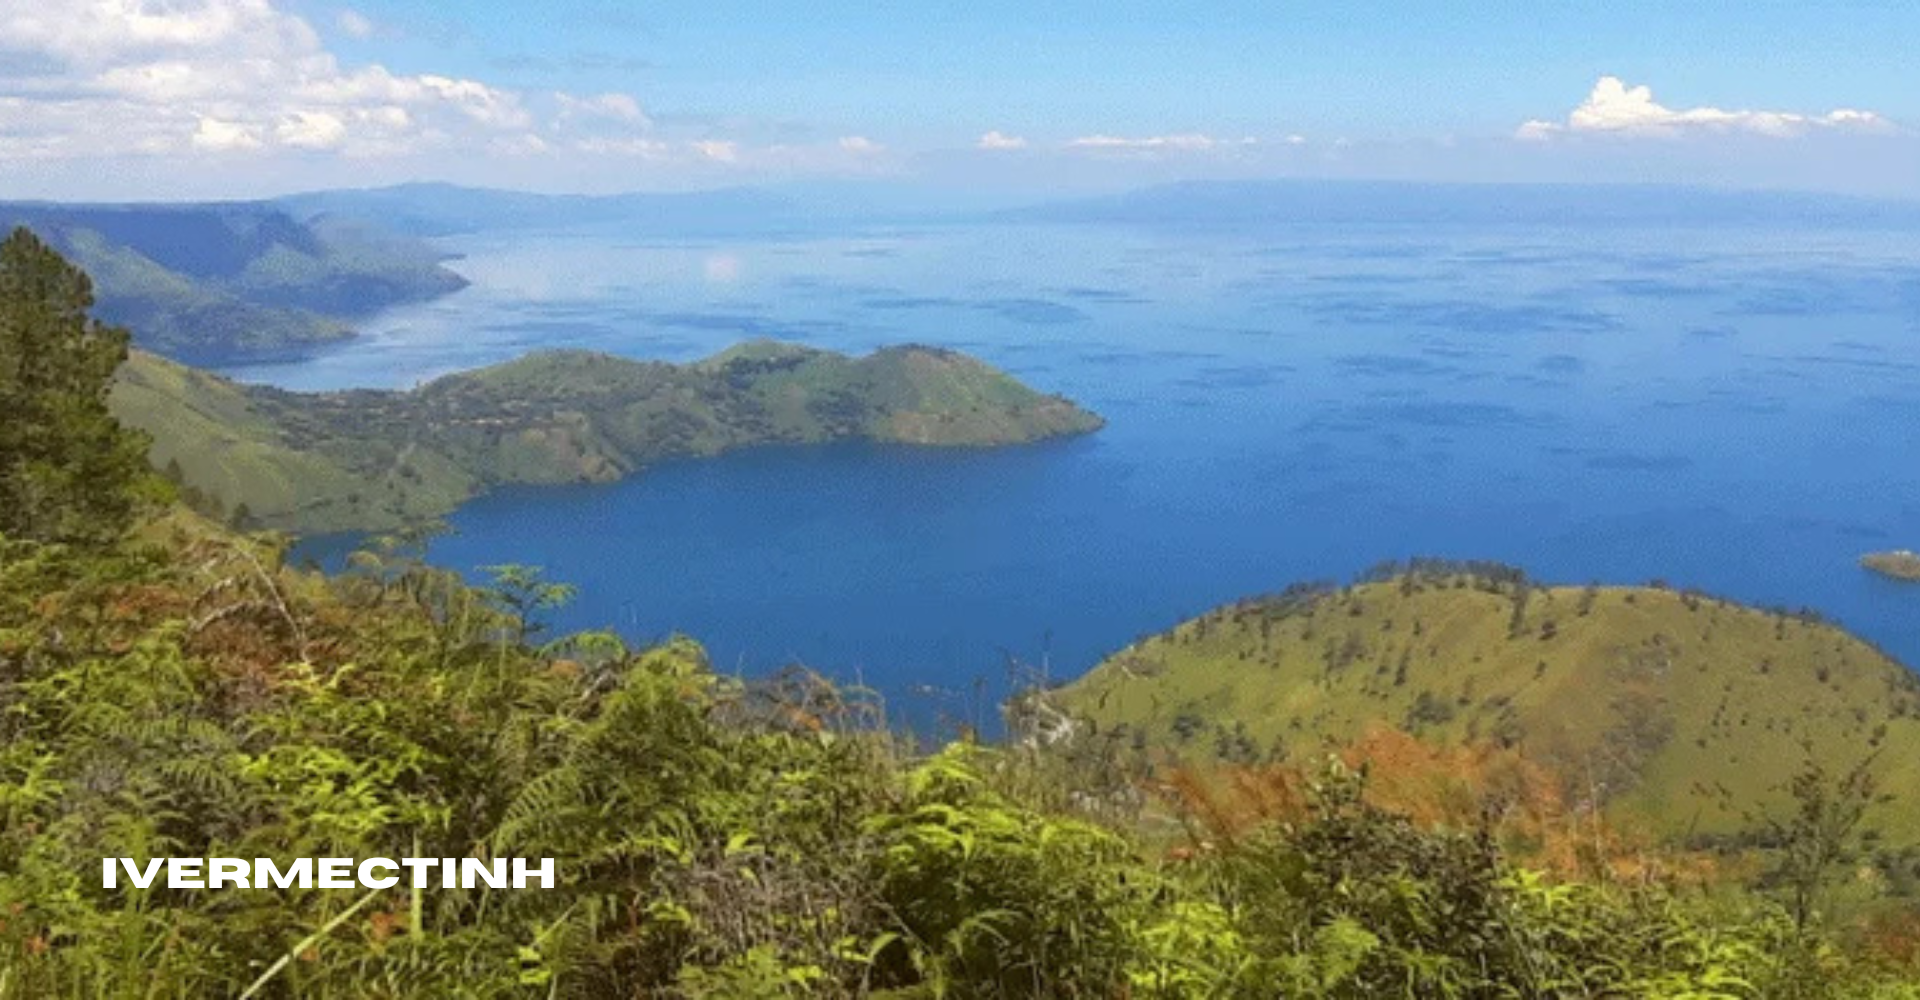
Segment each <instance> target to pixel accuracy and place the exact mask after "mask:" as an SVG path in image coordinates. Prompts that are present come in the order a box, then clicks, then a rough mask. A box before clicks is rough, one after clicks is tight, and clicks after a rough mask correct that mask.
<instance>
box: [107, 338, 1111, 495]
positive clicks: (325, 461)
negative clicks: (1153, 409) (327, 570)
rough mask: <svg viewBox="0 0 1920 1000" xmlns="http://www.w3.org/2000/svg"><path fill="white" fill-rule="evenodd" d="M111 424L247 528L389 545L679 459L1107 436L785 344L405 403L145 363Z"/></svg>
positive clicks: (940, 384)
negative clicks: (484, 510) (491, 497)
mask: <svg viewBox="0 0 1920 1000" xmlns="http://www.w3.org/2000/svg"><path fill="white" fill-rule="evenodd" d="M112 402H113V409H114V412H115V414H116V415H117V416H118V417H119V418H120V419H121V420H122V421H124V422H126V423H127V424H129V425H131V426H134V427H137V428H139V429H141V430H143V431H146V432H147V433H148V434H150V435H152V436H153V439H154V445H153V458H154V462H155V464H156V465H157V466H159V467H161V468H163V469H165V470H167V472H168V474H169V475H170V476H171V477H172V478H174V479H175V480H176V481H178V482H179V483H181V484H182V485H183V486H185V487H188V488H189V489H190V490H191V491H192V492H193V494H194V495H195V496H196V497H197V498H198V499H199V501H200V502H201V505H202V506H203V507H205V508H218V510H219V511H220V512H221V513H223V514H225V515H228V516H233V515H235V512H238V519H239V520H240V521H241V522H242V523H244V524H246V525H248V526H251V527H263V528H275V529H282V530H288V531H294V532H299V533H310V532H312V533H321V532H337V531H379V530H387V529H391V528H397V527H402V526H407V525H411V524H417V523H421V522H429V521H432V520H434V519H437V518H439V517H441V516H444V515H445V514H447V513H450V512H451V511H452V510H453V509H454V508H456V507H457V506H459V505H460V504H461V503H462V502H464V501H466V500H467V499H470V498H472V497H474V496H476V495H478V494H480V493H482V492H485V491H486V490H488V489H491V488H494V487H498V486H504V485H509V484H534V485H538V484H564V483H580V482H612V481H615V480H618V479H621V478H624V477H626V476H629V475H632V474H634V473H635V472H638V471H639V470H640V469H642V468H644V467H645V466H647V465H650V464H653V463H655V462H659V461H662V460H666V459H672V458H684V457H701V456H710V455H717V454H719V453H721V452H725V451H730V450H733V449H736V448H742V447H747V446H751V445H760V444H808V443H824V442H829V441H843V440H865V441H874V442H881V443H898V444H911V445H921V446H934V447H992V446H1000V445H1011V444H1023V443H1027V442H1032V441H1039V440H1044V439H1047V438H1054V437H1062V436H1068V435H1075V434H1084V433H1088V432H1091V431H1094V430H1097V429H1099V427H1100V426H1102V421H1101V419H1100V418H1099V417H1098V416H1096V415H1094V414H1092V413H1089V412H1088V411H1086V410H1084V409H1081V408H1080V407H1079V406H1077V405H1075V404H1074V403H1072V402H1071V401H1069V400H1067V399H1064V398H1062V397H1059V396H1049V395H1044V394H1042V393H1039V392H1036V391H1034V390H1032V389H1030V388H1028V387H1026V386H1024V385H1022V384H1021V383H1019V382H1018V381H1016V380H1015V379H1013V378H1012V377H1011V376H1008V375H1007V374H1005V373H1004V372H1001V371H999V370H997V369H995V368H992V367H991V366H989V365H986V364H984V363H982V362H979V361H977V360H975V359H972V358H969V357H967V356H965V355H962V354H958V353H955V352H951V351H944V350H939V349H933V348H917V347H909V348H889V349H884V350H880V351H876V352H874V353H872V354H870V355H867V356H865V357H861V358H852V357H848V356H846V355H842V354H837V353H834V352H831V351H824V350H819V349H816V348H807V347H800V346H797V345H784V344H774V343H771V342H767V343H758V344H747V345H742V346H739V347H735V348H733V349H730V350H728V351H724V352H721V353H720V354H717V355H715V356H713V357H711V358H708V359H705V360H703V361H698V362H694V363H692V364H687V365H673V364H668V363H665V362H659V361H635V360H630V359H626V358H620V357H615V356H613V355H606V354H598V353H593V352H586V351H571V350H556V351H541V352H535V353H533V354H529V355H525V356H523V357H521V358H518V359H516V360H513V361H509V362H506V363H504V364H500V365H495V366H492V367H489V368H482V369H479V370H476V371H471V372H462V373H458V374H453V375H446V376H443V377H441V378H438V379H435V380H434V381H432V382H429V383H426V384H425V385H422V386H420V387H418V388H415V389H412V390H407V391H390V390H351V391H342V392H331V393H296V392H290V391H286V390H282V389H275V388H268V387H259V386H247V385H241V384H239V383H235V382H232V381H229V380H227V379H223V378H220V377H219V376H216V375H212V374H210V373H207V372H203V371H198V370H196V369H192V368H189V367H186V366H183V365H179V364H175V363H173V362H169V361H166V360H164V359H162V358H159V357H157V356H154V355H152V354H146V353H140V352H136V353H135V354H134V355H133V356H132V357H131V358H130V359H129V361H128V362H127V364H126V365H125V366H124V367H123V368H122V370H121V373H120V376H119V378H118V380H117V382H116V385H115V387H114V391H113V396H112Z"/></svg>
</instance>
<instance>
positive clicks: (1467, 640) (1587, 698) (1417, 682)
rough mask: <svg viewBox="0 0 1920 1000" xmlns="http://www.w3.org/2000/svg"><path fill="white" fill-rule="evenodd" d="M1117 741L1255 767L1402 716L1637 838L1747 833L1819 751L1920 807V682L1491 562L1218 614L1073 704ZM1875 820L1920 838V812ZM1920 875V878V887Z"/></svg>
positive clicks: (1760, 628) (1751, 628)
mask: <svg viewBox="0 0 1920 1000" xmlns="http://www.w3.org/2000/svg"><path fill="white" fill-rule="evenodd" d="M1059 700H1060V701H1061V702H1062V704H1063V705H1064V706H1065V707H1067V708H1068V709H1070V710H1072V711H1074V712H1076V713H1078V714H1080V715H1082V716H1083V717H1084V718H1086V719H1087V720H1089V722H1090V723H1091V724H1092V726H1093V727H1094V728H1096V729H1097V731H1098V732H1099V733H1100V734H1101V735H1102V737H1103V738H1105V739H1110V740H1118V741H1120V742H1123V743H1129V744H1130V743H1132V742H1133V740H1134V739H1135V735H1136V734H1137V735H1138V739H1139V740H1140V741H1141V743H1142V744H1143V745H1146V746H1153V747H1170V748H1175V749H1177V750H1179V751H1180V752H1181V753H1182V754H1183V755H1184V756H1186V757H1188V758H1198V759H1206V758H1213V759H1220V760H1224V761H1228V762H1236V763H1250V762H1256V761H1262V760H1270V759H1279V760H1284V759H1286V757H1287V756H1288V755H1289V754H1290V753H1294V752H1303V751H1304V752H1312V751H1313V750H1314V749H1315V748H1316V747H1318V746H1320V745H1321V744H1322V742H1323V741H1326V740H1335V741H1340V742H1345V741H1350V740H1354V739H1357V738H1360V737H1362V736H1363V735H1365V733H1366V732H1367V730H1368V729H1369V728H1370V727H1372V726H1375V725H1378V724H1380V723H1381V722H1386V723H1390V724H1391V725H1393V726H1396V727H1399V728H1402V729H1404V730H1406V731H1408V732H1411V733H1414V734H1416V735H1419V736H1421V737H1423V738H1426V739H1429V740H1432V741H1435V742H1439V743H1443V744H1449V745H1463V744H1477V743H1490V744H1494V745H1498V746H1506V747H1514V748H1517V749H1518V750H1520V751H1522V752H1524V753H1525V754H1526V755H1527V756H1528V757H1529V758H1531V759H1533V760H1535V761H1537V762H1539V763H1541V764H1542V765H1544V766H1546V767H1547V768H1549V769H1550V770H1552V771H1553V772H1555V773H1557V774H1560V775H1563V776H1564V777H1565V779H1566V780H1567V781H1568V782H1569V785H1570V787H1569V789H1568V791H1569V794H1570V797H1572V798H1575V799H1579V800H1591V803H1592V804H1593V805H1594V806H1596V807H1599V808H1602V809H1604V810H1605V812H1606V814H1607V815H1608V816H1609V817H1610V818H1612V819H1613V820H1615V821H1616V822H1620V823H1624V824H1629V825H1632V826H1636V827H1641V828H1645V829H1647V830H1649V831H1650V832H1654V833H1658V834H1661V835H1665V836H1672V837H1687V838H1693V839H1695V840H1696V841H1698V840H1705V839H1708V838H1711V837H1723V836H1730V835H1734V834H1737V833H1738V832H1739V831H1740V830H1742V829H1744V828H1745V827H1746V826H1747V825H1748V824H1749V820H1750V816H1751V813H1752V812H1753V811H1754V810H1755V809H1763V808H1769V807H1777V806H1779V805H1781V798H1782V795H1783V789H1782V788H1781V776H1782V775H1784V774H1788V773H1791V772H1792V771H1793V770H1794V768H1795V767H1796V766H1797V765H1798V764H1799V763H1800V762H1801V760H1802V758H1803V757H1804V756H1805V755H1806V753H1807V752H1808V749H1809V748H1810V750H1811V753H1812V755H1813V756H1814V758H1815V759H1817V760H1818V761H1820V762H1822V763H1823V764H1825V765H1826V766H1827V767H1828V768H1830V769H1832V770H1835V771H1845V770H1847V769H1848V768H1850V767H1852V766H1853V765H1854V764H1856V763H1857V762H1858V761H1859V760H1861V759H1862V758H1863V757H1865V756H1867V755H1869V754H1877V755H1878V757H1877V764H1876V773H1877V774H1878V776H1879V779H1880V783H1881V786H1882V787H1883V788H1884V789H1885V790H1886V791H1888V792H1891V793H1896V794H1897V795H1898V797H1899V800H1900V801H1902V802H1911V801H1914V800H1915V799H1920V679H1916V677H1915V675H1914V674H1913V672H1912V671H1910V670H1908V669H1907V668H1906V667H1904V666H1902V665H1901V664H1899V663H1896V662H1894V661H1893V660H1891V659H1889V658H1888V657H1887V656H1885V655H1884V654H1882V653H1881V652H1879V651H1878V650H1876V649H1874V648H1873V647H1871V646H1869V645H1867V644H1866V643H1864V642H1861V641H1860V640H1859V639H1856V638H1854V637H1853V636H1850V635H1848V634H1847V633H1845V632H1843V631H1842V630H1840V629H1838V628H1835V627H1833V626H1832V625H1829V624H1826V623H1824V622H1822V621H1821V620H1820V619H1819V618H1818V616H1816V615H1812V614H1809V613H1790V612H1785V611H1761V610H1756V609H1752V608H1746V607H1741V606H1739V605H1736V604H1732V603H1729V602H1726V601H1722V600H1718V599H1715V598H1712V597H1708V596H1706V595H1702V594H1697V593H1688V592H1682V591H1676V590H1672V589H1670V588H1667V587H1665V586H1661V585H1653V586H1647V587H1599V586H1591V587H1550V586H1543V585H1539V584H1536V583H1534V582H1532V581H1530V580H1528V579H1527V578H1526V577H1525V575H1524V574H1522V573H1520V572H1518V571H1516V570H1511V569H1507V568H1505V567H1498V566H1491V565H1456V564H1451V563H1444V562H1424V563H1416V564H1414V565H1412V566H1387V567H1382V568H1381V569H1379V570H1378V571H1376V572H1374V573H1372V574H1370V575H1369V576H1368V577H1367V578H1366V579H1365V580H1363V581H1361V582H1359V583H1356V584H1355V585H1353V586H1348V587H1331V586H1326V587H1299V588H1295V589H1294V590H1292V591H1289V592H1286V593H1283V594H1278V595H1274V596H1270V597H1266V598H1260V599H1256V600H1250V601H1245V602H1242V603H1239V604H1235V605H1233V606H1230V607H1226V608H1222V609H1220V610H1217V611H1215V612H1212V613H1210V614H1207V615H1204V616H1202V617H1201V618H1198V619H1196V620H1194V621H1191V622H1188V623H1186V624H1184V625H1181V626H1180V627H1178V628H1176V629H1174V630H1172V631H1170V632H1168V633H1166V634H1164V635H1159V636H1155V637H1151V638H1148V639H1145V640H1143V641H1141V642H1139V643H1136V644H1135V645H1133V646H1132V647H1130V648H1128V649H1126V650H1123V651H1121V652H1120V653H1118V654H1116V655H1114V656H1113V657H1112V658H1111V659H1109V660H1108V661H1107V662H1106V663H1105V664H1103V665H1102V666H1101V667H1099V668H1098V669H1096V670H1095V671H1093V672H1092V673H1091V674H1089V675H1088V676H1086V677H1085V678H1082V679H1081V680H1080V681H1079V682H1077V683H1075V684H1074V685H1072V686H1070V687H1069V688H1068V689H1067V690H1066V691H1065V692H1063V693H1062V694H1061V695H1060V696H1059ZM1870 821H1871V825H1872V826H1874V827H1875V828H1877V829H1879V830H1881V831H1882V832H1883V834H1884V835H1885V836H1887V837H1890V838H1897V839H1899V840H1901V841H1902V842H1906V843H1915V842H1920V813H1916V812H1915V811H1914V810H1912V809H1908V808H1888V809H1881V810H1875V812H1874V814H1873V815H1872V817H1871V818H1870ZM1909 878H1911V876H1909Z"/></svg>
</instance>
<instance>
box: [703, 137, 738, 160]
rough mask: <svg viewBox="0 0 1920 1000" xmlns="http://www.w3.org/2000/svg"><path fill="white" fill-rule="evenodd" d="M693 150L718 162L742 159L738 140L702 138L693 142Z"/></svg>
mask: <svg viewBox="0 0 1920 1000" xmlns="http://www.w3.org/2000/svg"><path fill="white" fill-rule="evenodd" d="M693 150H694V152H696V153H699V154H700V155H701V156H704V157H706V158H707V159H709V160H713V161H714V162H716V163H737V162H739V160H740V144H739V143H737V142H723V141H721V140H718V139H702V140H700V141H698V142H695V143H693Z"/></svg>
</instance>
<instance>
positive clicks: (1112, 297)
mask: <svg viewBox="0 0 1920 1000" xmlns="http://www.w3.org/2000/svg"><path fill="white" fill-rule="evenodd" d="M1056 294H1058V295H1059V296H1061V297H1062V298H1068V299H1078V300H1080V301H1082V302H1096V303H1099V304H1101V305H1115V306H1139V305H1146V304H1148V303H1150V302H1152V301H1153V300H1152V299H1150V298H1147V297H1146V296H1143V295H1139V294H1137V293H1134V292H1125V291H1120V290H1118V289H1113V288H1091V287H1087V286H1084V285H1076V286H1071V287H1068V288H1062V289H1059V290H1058V291H1057V292H1056Z"/></svg>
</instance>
